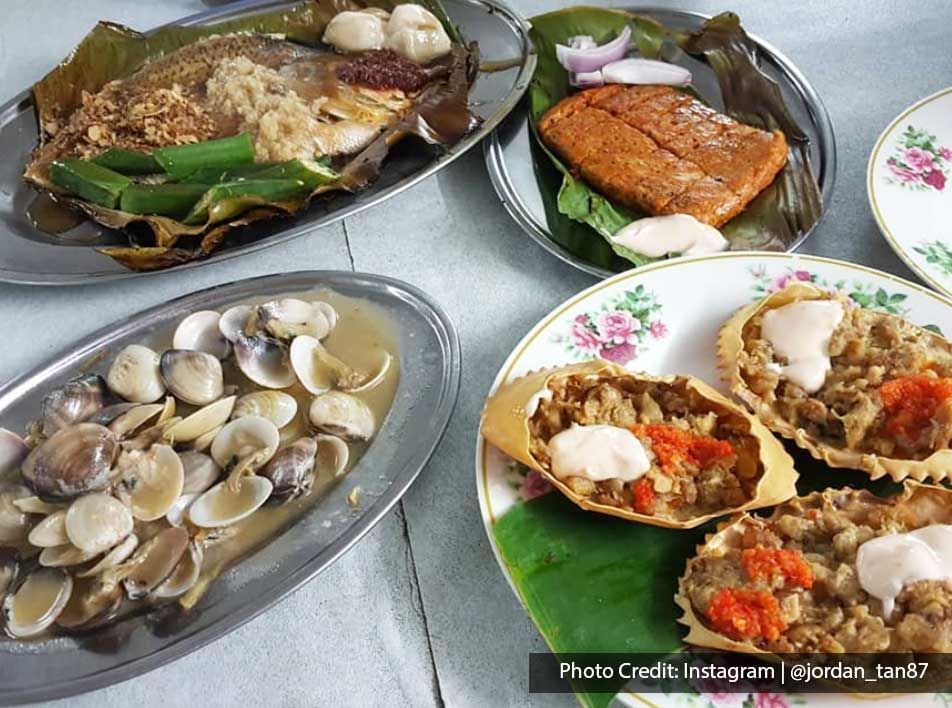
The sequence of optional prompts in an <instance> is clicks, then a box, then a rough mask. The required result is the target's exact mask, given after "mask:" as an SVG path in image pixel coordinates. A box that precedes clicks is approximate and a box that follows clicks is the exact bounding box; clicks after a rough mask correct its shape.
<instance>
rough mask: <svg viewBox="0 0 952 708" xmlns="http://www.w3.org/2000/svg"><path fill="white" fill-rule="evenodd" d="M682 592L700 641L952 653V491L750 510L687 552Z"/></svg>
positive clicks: (830, 496)
mask: <svg viewBox="0 0 952 708" xmlns="http://www.w3.org/2000/svg"><path fill="white" fill-rule="evenodd" d="M675 602H676V603H677V604H678V606H679V607H680V608H681V609H682V610H684V616H683V617H682V618H681V620H680V621H681V622H682V623H683V624H686V625H688V627H690V632H689V634H688V636H687V638H686V639H685V641H686V642H687V643H688V644H693V645H696V646H701V647H709V648H714V649H724V650H729V651H740V652H750V653H760V652H767V653H771V654H779V653H789V652H796V653H801V652H804V653H805V652H824V653H839V652H850V653H874V652H949V651H952V491H950V490H948V489H945V488H941V487H933V486H928V485H922V484H918V483H916V482H912V481H909V482H906V488H905V490H904V492H903V493H901V494H900V495H898V496H895V497H892V498H890V499H883V498H880V497H877V496H874V495H873V494H872V493H871V492H868V491H865V490H853V489H842V490H827V491H826V492H822V493H820V492H815V493H813V494H810V495H808V496H806V497H799V498H796V499H792V500H790V501H789V502H787V503H786V504H783V505H781V506H779V507H777V508H776V509H775V510H774V512H773V514H772V515H771V516H770V517H769V518H761V517H755V516H749V515H746V514H744V515H742V516H741V517H739V518H738V519H736V520H734V521H732V522H730V523H729V524H727V525H726V526H723V527H722V528H721V529H720V530H719V531H718V532H717V533H715V534H713V535H711V536H708V538H707V542H706V543H705V544H704V545H703V546H701V547H700V548H699V549H698V554H697V556H696V557H694V558H693V559H691V560H690V561H688V564H687V569H686V571H685V574H684V576H683V577H682V578H681V581H680V585H679V590H678V595H677V596H676V598H675Z"/></svg>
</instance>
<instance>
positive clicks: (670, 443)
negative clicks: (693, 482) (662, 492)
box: [629, 423, 734, 473]
mask: <svg viewBox="0 0 952 708" xmlns="http://www.w3.org/2000/svg"><path fill="white" fill-rule="evenodd" d="M629 430H631V432H633V433H634V434H635V435H637V436H638V437H641V438H648V440H649V441H650V442H651V450H652V451H653V452H654V454H655V457H657V458H658V462H659V464H660V465H661V469H663V470H664V471H665V472H669V473H670V472H673V471H674V470H675V468H677V466H678V463H680V462H686V463H688V464H693V465H696V466H697V467H707V466H708V465H710V464H711V463H712V462H715V461H716V460H721V459H724V458H727V457H731V456H733V454H734V447H733V446H732V445H731V444H730V443H729V442H727V441H726V440H718V439H717V438H712V437H709V436H707V435H698V434H697V433H692V432H690V431H688V430H682V429H681V428H677V427H675V426H673V425H667V424H665V423H651V424H649V425H642V424H637V425H633V426H631V428H629Z"/></svg>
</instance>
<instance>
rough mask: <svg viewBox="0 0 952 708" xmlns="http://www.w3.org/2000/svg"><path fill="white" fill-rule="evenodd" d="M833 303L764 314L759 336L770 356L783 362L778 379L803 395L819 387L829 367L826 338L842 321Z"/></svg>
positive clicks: (797, 305) (810, 302)
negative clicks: (769, 350)
mask: <svg viewBox="0 0 952 708" xmlns="http://www.w3.org/2000/svg"><path fill="white" fill-rule="evenodd" d="M843 314H844V313H843V305H841V304H840V303H839V302H837V301H836V300H804V301H802V302H793V303H790V304H789V305H784V306H783V307H778V308H776V309H773V310H768V311H767V312H766V313H764V319H763V324H762V325H761V333H762V334H763V336H764V339H766V340H767V341H768V342H770V344H771V346H772V347H773V350H774V353H775V354H777V355H778V356H781V357H783V358H784V359H786V360H787V363H786V365H783V366H779V365H778V366H777V367H776V368H777V370H778V371H779V372H780V375H781V376H783V377H784V378H786V379H789V380H790V381H792V382H793V383H795V384H796V385H797V386H799V387H800V388H802V389H803V390H804V391H806V392H807V393H816V392H817V391H819V390H820V389H821V388H822V387H823V382H824V381H826V375H827V373H828V372H829V371H830V369H831V368H832V367H831V366H830V338H831V337H832V336H833V332H834V331H836V328H837V327H838V326H839V324H840V322H841V321H842V320H843Z"/></svg>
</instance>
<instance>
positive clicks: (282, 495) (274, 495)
mask: <svg viewBox="0 0 952 708" xmlns="http://www.w3.org/2000/svg"><path fill="white" fill-rule="evenodd" d="M316 458H317V442H315V440H314V439H313V438H301V439H300V440H298V441H296V442H295V443H293V444H292V445H289V446H288V447H286V448H283V449H281V450H278V452H277V453H276V454H275V456H274V457H272V458H271V461H270V462H268V464H267V465H265V466H264V468H263V469H262V470H261V476H262V477H264V478H266V479H269V480H271V483H272V484H273V485H274V489H273V490H272V492H271V500H272V501H275V502H279V503H284V502H289V501H292V500H293V499H297V498H298V497H300V496H302V495H303V494H307V492H308V491H309V490H310V488H311V484H312V483H313V482H314V461H315V459H316Z"/></svg>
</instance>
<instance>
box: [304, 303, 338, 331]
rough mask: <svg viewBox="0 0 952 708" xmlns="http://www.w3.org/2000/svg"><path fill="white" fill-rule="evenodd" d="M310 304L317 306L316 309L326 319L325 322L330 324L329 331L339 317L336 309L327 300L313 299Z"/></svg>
mask: <svg viewBox="0 0 952 708" xmlns="http://www.w3.org/2000/svg"><path fill="white" fill-rule="evenodd" d="M311 304H312V305H313V306H314V307H315V308H317V310H318V311H319V312H320V313H321V314H323V315H324V319H326V320H327V324H328V325H330V328H331V331H333V330H334V328H335V327H336V326H337V320H339V319H340V317H339V316H338V314H337V310H335V309H334V306H333V305H331V304H330V303H329V302H324V301H323V300H314V301H313V302H311Z"/></svg>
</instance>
